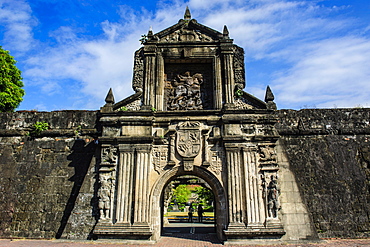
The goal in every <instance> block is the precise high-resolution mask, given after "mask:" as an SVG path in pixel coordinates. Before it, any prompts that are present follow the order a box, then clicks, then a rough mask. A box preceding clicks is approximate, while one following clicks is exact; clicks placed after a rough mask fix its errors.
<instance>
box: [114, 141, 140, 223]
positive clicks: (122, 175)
mask: <svg viewBox="0 0 370 247" xmlns="http://www.w3.org/2000/svg"><path fill="white" fill-rule="evenodd" d="M119 148H120V157H121V158H120V164H119V170H118V187H117V211H116V218H117V223H122V224H126V225H131V212H132V196H133V194H132V190H133V184H132V183H133V181H134V179H133V177H134V175H133V167H134V161H135V159H134V150H133V149H132V148H131V146H130V145H129V144H121V145H120V146H119Z"/></svg>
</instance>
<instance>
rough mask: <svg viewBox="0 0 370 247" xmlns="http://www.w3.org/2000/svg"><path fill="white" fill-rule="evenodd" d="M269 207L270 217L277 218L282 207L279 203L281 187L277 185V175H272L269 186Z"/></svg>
mask: <svg viewBox="0 0 370 247" xmlns="http://www.w3.org/2000/svg"><path fill="white" fill-rule="evenodd" d="M267 209H268V216H269V217H270V218H276V217H277V213H278V211H279V209H280V203H279V189H278V187H277V179H276V176H274V175H272V176H271V181H270V183H269V185H268V186H267Z"/></svg>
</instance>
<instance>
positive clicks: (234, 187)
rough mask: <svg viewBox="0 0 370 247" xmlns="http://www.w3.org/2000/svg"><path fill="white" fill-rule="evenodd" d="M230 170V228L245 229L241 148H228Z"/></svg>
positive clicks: (228, 166)
mask: <svg viewBox="0 0 370 247" xmlns="http://www.w3.org/2000/svg"><path fill="white" fill-rule="evenodd" d="M226 162H227V169H228V184H227V186H228V200H229V228H230V227H233V226H238V227H244V223H243V221H244V220H243V218H244V214H245V213H244V206H243V204H244V193H243V189H242V188H243V182H242V174H243V169H242V166H241V159H240V148H239V147H226Z"/></svg>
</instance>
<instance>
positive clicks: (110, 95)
mask: <svg viewBox="0 0 370 247" xmlns="http://www.w3.org/2000/svg"><path fill="white" fill-rule="evenodd" d="M105 103H106V105H113V104H114V96H113V91H112V88H110V89H109V92H108V94H107V97H105Z"/></svg>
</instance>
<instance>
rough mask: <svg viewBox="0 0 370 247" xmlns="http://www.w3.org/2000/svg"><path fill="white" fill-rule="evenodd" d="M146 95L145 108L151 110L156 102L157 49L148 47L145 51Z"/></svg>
mask: <svg viewBox="0 0 370 247" xmlns="http://www.w3.org/2000/svg"><path fill="white" fill-rule="evenodd" d="M144 56H145V58H144V61H145V64H144V65H145V66H144V95H143V107H144V108H147V109H149V108H150V109H151V107H152V106H154V103H155V102H154V100H155V91H154V90H155V89H154V87H155V72H156V70H155V68H156V53H155V47H152V46H148V47H145V50H144Z"/></svg>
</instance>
